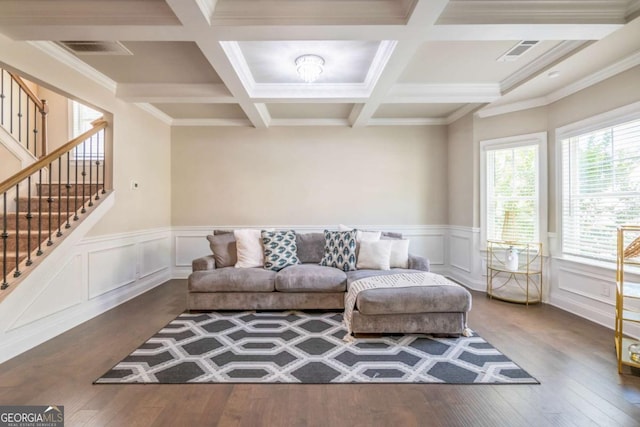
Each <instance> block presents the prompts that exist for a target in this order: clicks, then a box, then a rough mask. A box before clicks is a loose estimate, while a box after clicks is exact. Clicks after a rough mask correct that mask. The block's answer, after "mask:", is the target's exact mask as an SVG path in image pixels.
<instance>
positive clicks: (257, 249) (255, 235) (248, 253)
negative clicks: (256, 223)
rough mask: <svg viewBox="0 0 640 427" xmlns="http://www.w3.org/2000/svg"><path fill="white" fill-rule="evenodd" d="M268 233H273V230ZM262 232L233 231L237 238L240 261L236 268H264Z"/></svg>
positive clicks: (248, 230) (252, 230) (251, 230)
mask: <svg viewBox="0 0 640 427" xmlns="http://www.w3.org/2000/svg"><path fill="white" fill-rule="evenodd" d="M266 231H273V228H271V229H267V230H266ZM261 233H262V231H261V230H254V229H240V230H233V235H234V237H235V238H236V247H237V252H238V261H237V262H236V265H235V267H236V268H252V267H264V249H263V247H262V234H261Z"/></svg>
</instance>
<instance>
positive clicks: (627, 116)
mask: <svg viewBox="0 0 640 427" xmlns="http://www.w3.org/2000/svg"><path fill="white" fill-rule="evenodd" d="M632 120H640V101H638V102H634V103H632V104H627V105H624V106H622V107H619V108H615V109H613V110H609V111H606V112H604V113H600V114H596V115H595V116H590V117H587V118H586V119H582V120H578V121H576V122H572V123H569V124H566V125H564V126H560V127H558V128H556V130H555V145H556V146H555V157H556V167H555V180H556V185H555V190H556V197H555V201H556V212H555V218H556V245H555V248H554V254H553V256H554V258H559V259H573V260H580V261H582V262H584V263H587V264H590V265H592V264H594V263H598V264H600V265H603V264H609V265H615V261H605V260H595V259H593V258H588V257H584V256H579V255H573V254H565V253H564V252H563V250H562V249H563V246H564V245H563V244H562V242H563V233H564V230H563V229H562V211H563V209H564V192H563V181H562V174H563V172H564V171H563V169H562V164H563V162H564V158H563V156H562V140H564V139H567V138H571V137H574V136H578V135H582V134H585V133H589V132H593V131H596V130H599V129H602V128H607V127H613V126H616V125H619V124H622V123H625V122H629V121H632Z"/></svg>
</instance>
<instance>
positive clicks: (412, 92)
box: [384, 83, 501, 104]
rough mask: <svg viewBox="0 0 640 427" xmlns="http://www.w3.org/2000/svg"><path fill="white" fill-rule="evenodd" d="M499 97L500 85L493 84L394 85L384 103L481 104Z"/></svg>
mask: <svg viewBox="0 0 640 427" xmlns="http://www.w3.org/2000/svg"><path fill="white" fill-rule="evenodd" d="M500 95H501V94H500V85H499V84H495V83H476V84H460V83H454V84H395V85H393V87H392V88H391V90H389V94H388V95H387V96H386V97H385V99H384V103H386V104H392V103H401V104H419V103H467V102H475V103H478V102H480V103H482V102H493V101H495V100H496V99H498V98H500Z"/></svg>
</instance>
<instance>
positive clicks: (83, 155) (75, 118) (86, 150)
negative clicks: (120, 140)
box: [71, 101, 104, 160]
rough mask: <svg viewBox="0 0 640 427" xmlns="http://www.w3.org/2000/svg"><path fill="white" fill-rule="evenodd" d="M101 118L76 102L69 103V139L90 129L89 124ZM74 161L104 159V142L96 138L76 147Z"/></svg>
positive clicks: (93, 111) (99, 113)
mask: <svg viewBox="0 0 640 427" xmlns="http://www.w3.org/2000/svg"><path fill="white" fill-rule="evenodd" d="M100 117H102V113H101V112H99V111H96V110H94V109H93V108H89V107H87V106H86V105H83V104H80V103H79V102H76V101H71V138H75V137H77V136H80V135H82V134H83V133H84V132H86V131H88V130H89V129H91V127H92V126H91V122H93V121H94V120H96V119H99V118H100ZM74 157H75V159H76V160H81V159H85V160H102V159H104V140H103V138H100V137H98V136H94V137H93V138H91V139H89V140H87V141H85V142H84V143H82V144H80V145H78V146H77V147H76V149H75V150H74Z"/></svg>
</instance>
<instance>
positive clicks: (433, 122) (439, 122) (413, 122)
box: [367, 117, 447, 126]
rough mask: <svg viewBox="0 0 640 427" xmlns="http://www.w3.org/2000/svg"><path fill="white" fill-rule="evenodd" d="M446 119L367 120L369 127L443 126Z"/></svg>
mask: <svg viewBox="0 0 640 427" xmlns="http://www.w3.org/2000/svg"><path fill="white" fill-rule="evenodd" d="M446 124H447V119H446V118H445V119H441V118H420V117H417V118H412V119H410V118H373V119H369V122H368V123H367V125H369V126H443V125H446Z"/></svg>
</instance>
